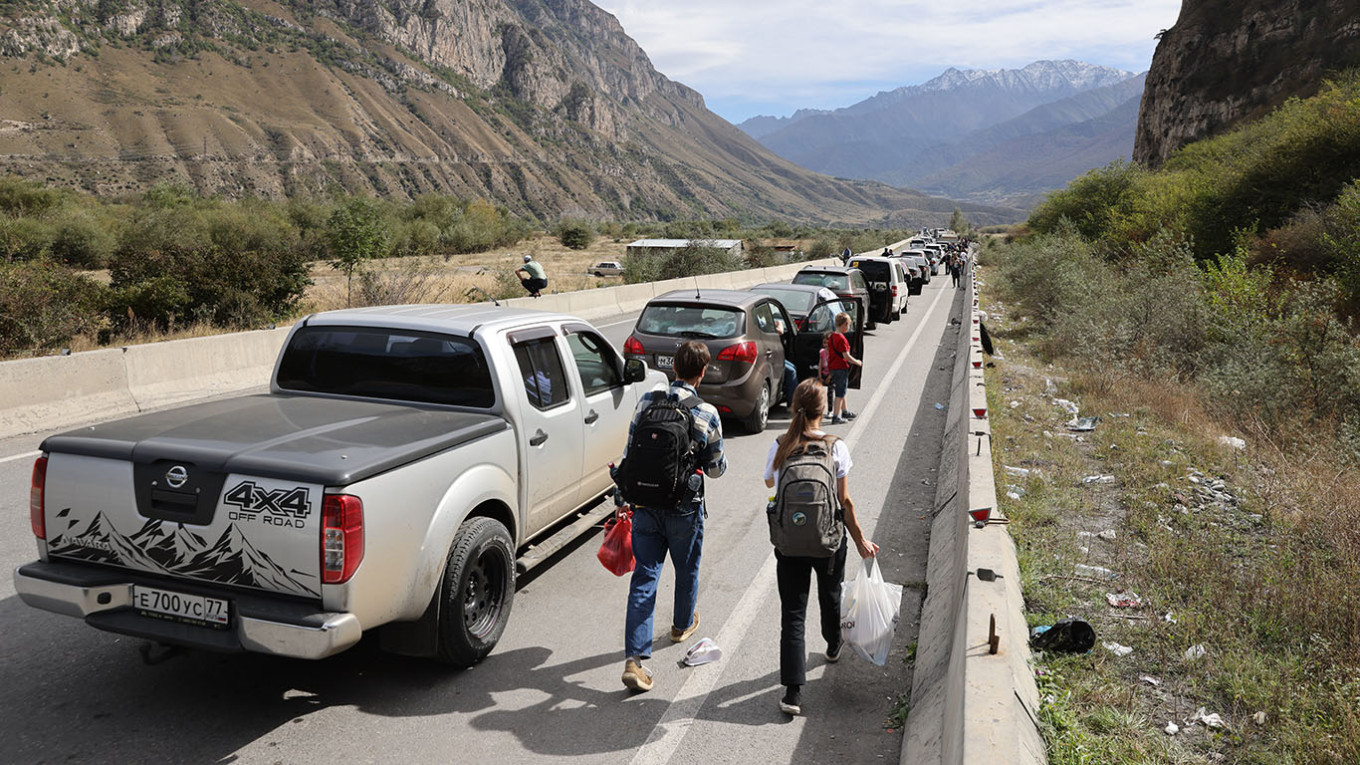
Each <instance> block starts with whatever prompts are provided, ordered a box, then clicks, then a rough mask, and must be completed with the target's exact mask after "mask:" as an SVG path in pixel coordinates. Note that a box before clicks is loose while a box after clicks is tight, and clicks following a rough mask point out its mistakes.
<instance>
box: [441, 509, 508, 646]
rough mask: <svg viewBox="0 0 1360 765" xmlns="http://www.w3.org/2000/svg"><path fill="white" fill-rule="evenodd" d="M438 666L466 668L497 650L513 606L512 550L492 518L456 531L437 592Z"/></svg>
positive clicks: (467, 523) (470, 521) (471, 521)
mask: <svg viewBox="0 0 1360 765" xmlns="http://www.w3.org/2000/svg"><path fill="white" fill-rule="evenodd" d="M439 599H440V601H439V645H438V649H437V650H438V654H437V657H438V659H439V661H441V662H444V663H446V664H452V665H453V666H455V667H471V666H472V665H474V664H476V663H477V662H479V661H481V660H482V659H485V658H486V655H487V654H489V653H491V649H493V648H495V647H496V642H497V641H499V640H500V639H501V633H503V632H505V625H506V623H507V622H509V621H510V606H511V604H512V603H513V602H514V600H515V548H514V542H513V541H511V539H510V532H509V531H508V530H507V529H506V528H505V526H503V525H501V523H500V522H499V521H495V520H492V519H491V518H469V519H467V520H466V521H464V522H463V525H462V526H460V527H459V528H458V534H457V536H455V537H454V539H453V546H452V547H451V548H450V549H449V557H448V562H447V563H445V564H444V580H443V582H442V583H441V585H440V588H439Z"/></svg>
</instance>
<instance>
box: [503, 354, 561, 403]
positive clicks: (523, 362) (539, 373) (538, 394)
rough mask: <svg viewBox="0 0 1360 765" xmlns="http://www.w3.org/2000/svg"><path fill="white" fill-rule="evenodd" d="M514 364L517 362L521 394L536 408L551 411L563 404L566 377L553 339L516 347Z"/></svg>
mask: <svg viewBox="0 0 1360 765" xmlns="http://www.w3.org/2000/svg"><path fill="white" fill-rule="evenodd" d="M515 361H517V362H519V372H520V376H521V378H522V379H523V380H524V392H525V393H526V394H527V395H528V397H529V403H530V404H533V405H534V407H535V408H536V409H552V408H553V407H555V406H557V405H559V404H562V403H565V402H566V400H567V398H568V396H567V380H566V374H565V370H564V369H563V368H562V357H561V355H559V354H558V352H557V345H556V343H555V342H554V340H553V338H551V337H545V338H541V339H538V340H529V341H526V342H523V343H520V344H518V345H516V346H515Z"/></svg>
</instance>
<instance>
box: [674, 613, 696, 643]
mask: <svg viewBox="0 0 1360 765" xmlns="http://www.w3.org/2000/svg"><path fill="white" fill-rule="evenodd" d="M697 629H699V612H698V611H695V612H694V620H693V621H691V622H690V625H689V626H688V627H686V628H684V629H682V630H680V629H676V628H675V627H671V642H672V643H683V642H685V641H686V640H689V636H690V635H693V634H694V631H695V630H697Z"/></svg>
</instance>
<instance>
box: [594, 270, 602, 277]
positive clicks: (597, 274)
mask: <svg viewBox="0 0 1360 765" xmlns="http://www.w3.org/2000/svg"><path fill="white" fill-rule="evenodd" d="M595 275H596V276H604V274H602V273H600V272H599V271H596V272H595Z"/></svg>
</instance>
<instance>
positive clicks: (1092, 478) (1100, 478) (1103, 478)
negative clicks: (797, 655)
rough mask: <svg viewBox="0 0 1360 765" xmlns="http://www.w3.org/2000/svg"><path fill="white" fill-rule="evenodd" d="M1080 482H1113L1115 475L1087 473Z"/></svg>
mask: <svg viewBox="0 0 1360 765" xmlns="http://www.w3.org/2000/svg"><path fill="white" fill-rule="evenodd" d="M1081 482H1082V483H1114V482H1115V477H1114V476H1112V475H1088V476H1086V477H1085V478H1083V479H1081Z"/></svg>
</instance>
